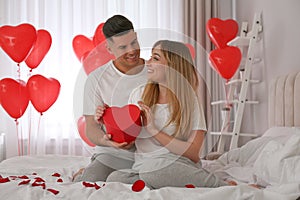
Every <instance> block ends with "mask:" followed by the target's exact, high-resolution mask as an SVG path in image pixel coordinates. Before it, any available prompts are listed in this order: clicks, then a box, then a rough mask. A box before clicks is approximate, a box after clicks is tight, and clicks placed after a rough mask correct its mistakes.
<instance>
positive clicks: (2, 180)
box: [0, 177, 10, 183]
mask: <svg viewBox="0 0 300 200" xmlns="http://www.w3.org/2000/svg"><path fill="white" fill-rule="evenodd" d="M9 181H10V180H9V178H8V177H6V178H0V183H7V182H9Z"/></svg>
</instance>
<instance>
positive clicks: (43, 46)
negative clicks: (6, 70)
mask: <svg viewBox="0 0 300 200" xmlns="http://www.w3.org/2000/svg"><path fill="white" fill-rule="evenodd" d="M51 43H52V38H51V35H50V33H49V32H48V31H46V30H38V31H37V39H36V41H35V43H34V45H33V49H32V50H31V52H30V54H29V55H28V57H27V58H26V60H25V63H26V64H27V66H28V67H29V68H31V69H34V68H36V67H37V66H38V65H39V64H40V63H41V62H42V60H43V59H44V57H45V55H46V54H47V53H48V51H49V49H50V46H51Z"/></svg>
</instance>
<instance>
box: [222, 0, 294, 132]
mask: <svg viewBox="0 0 300 200" xmlns="http://www.w3.org/2000/svg"><path fill="white" fill-rule="evenodd" d="M219 2H220V8H219V14H220V16H221V18H224V19H226V18H230V17H232V15H231V13H230V11H231V7H228V6H224V4H227V5H228V4H231V0H225V1H223V0H221V1H219ZM232 2H233V3H234V2H235V3H236V20H237V22H238V23H239V25H240V24H241V23H242V22H243V21H247V22H249V23H250V24H249V25H250V28H251V26H252V20H253V17H254V14H255V13H260V12H261V13H262V23H263V32H262V35H261V38H262V40H261V41H260V43H261V44H260V47H259V48H258V49H257V50H256V52H255V55H256V57H259V58H261V59H262V62H261V63H259V64H256V65H254V66H253V70H252V71H253V73H252V74H253V78H259V79H261V83H259V84H256V85H253V86H251V89H250V91H249V92H250V94H249V96H250V97H251V98H255V99H257V100H259V101H260V104H259V105H252V106H250V107H251V108H247V109H246V110H245V115H244V120H243V126H242V131H245V132H247V131H255V132H256V133H258V134H262V133H263V132H264V131H265V130H266V129H267V128H268V115H267V114H268V96H267V93H268V89H269V86H270V83H271V81H272V79H273V78H274V77H277V76H278V75H281V74H287V73H289V72H293V71H296V70H298V71H300V54H299V47H300V22H299V19H300V12H299V10H300V1H299V0H232Z"/></svg>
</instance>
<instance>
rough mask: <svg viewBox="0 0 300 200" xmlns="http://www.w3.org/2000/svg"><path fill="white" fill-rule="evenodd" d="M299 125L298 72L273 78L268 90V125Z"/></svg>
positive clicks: (299, 92) (299, 83)
mask: <svg viewBox="0 0 300 200" xmlns="http://www.w3.org/2000/svg"><path fill="white" fill-rule="evenodd" d="M274 126H288V127H290V126H298V127H300V72H294V73H290V74H288V75H282V76H279V77H278V78H276V79H274V80H273V81H272V83H271V86H270V91H269V127H274Z"/></svg>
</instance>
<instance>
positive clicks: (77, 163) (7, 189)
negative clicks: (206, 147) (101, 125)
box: [0, 129, 300, 200]
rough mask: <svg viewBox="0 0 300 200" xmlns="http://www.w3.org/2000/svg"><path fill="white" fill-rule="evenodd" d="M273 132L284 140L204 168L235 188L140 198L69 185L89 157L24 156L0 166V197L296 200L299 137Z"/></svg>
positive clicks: (259, 142)
mask: <svg viewBox="0 0 300 200" xmlns="http://www.w3.org/2000/svg"><path fill="white" fill-rule="evenodd" d="M276 131H277V132H281V133H282V134H274V130H272V131H269V132H267V133H266V134H265V135H264V136H263V137H260V138H257V139H255V140H252V141H250V142H249V143H247V144H246V145H244V146H243V147H241V148H239V149H236V150H233V151H230V152H228V153H226V154H224V155H223V156H221V157H220V158H219V159H218V160H216V161H214V162H211V163H209V164H205V166H206V168H207V169H210V170H213V171H215V172H216V173H218V174H219V175H220V176H223V177H228V178H231V179H234V180H238V182H239V183H240V184H239V185H238V186H224V187H219V188H175V187H165V188H161V189H158V190H150V189H149V188H144V189H143V190H142V191H140V192H134V191H133V190H132V188H131V187H132V185H129V184H122V183H103V182H96V183H84V182H78V183H73V182H71V177H72V174H73V173H74V172H76V171H77V170H78V169H79V168H81V167H84V166H86V165H87V164H88V163H89V158H87V157H69V156H68V157H67V156H58V155H48V156H23V157H14V158H10V159H7V160H5V161H3V162H1V163H0V175H1V176H2V180H6V178H8V179H9V182H3V183H0V197H1V199H7V200H18V199H22V200H40V199H47V200H48V199H64V200H65V199H72V200H74V199H80V200H83V199H90V200H99V199H105V200H110V199H111V200H115V199H120V200H124V199H131V200H135V199H137V200H141V199H155V200H159V199H172V200H173V199H174V200H176V199H178V200H179V199H180V200H181V199H191V200H193V199H197V200H198V199H210V200H218V199H224V200H225V199H230V200H231V199H237V200H242V199H245V200H246V199H247V200H248V199H253V200H254V199H257V200H262V199H263V200H268V199H270V200H274V199H275V200H276V199H278V200H285V199H286V200H295V199H297V198H298V197H299V196H300V191H299V186H300V168H299V166H300V163H299V155H300V154H299V153H300V152H299V149H300V148H299V147H298V146H300V145H299V143H300V137H299V135H300V134H299V132H298V134H295V131H294V130H292V129H291V130H289V131H290V132H289V133H287V132H286V131H287V130H283V129H281V130H279V129H276ZM283 131H284V132H283ZM271 133H272V134H273V135H272V134H271ZM271 135H272V136H271ZM25 175H26V176H25ZM38 178H41V179H42V180H43V182H38V183H44V185H43V184H40V185H37V186H34V184H33V183H34V182H35V181H36V180H37V179H38ZM0 180H1V179H0ZM38 180H39V179H38ZM24 181H25V182H24ZM26 181H27V182H26ZM21 183H23V184H21ZM25 183H26V184H25ZM248 183H262V184H264V185H265V186H267V187H266V188H265V189H260V190H259V189H256V188H254V187H251V186H249V185H248ZM55 192H58V193H57V194H55Z"/></svg>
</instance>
